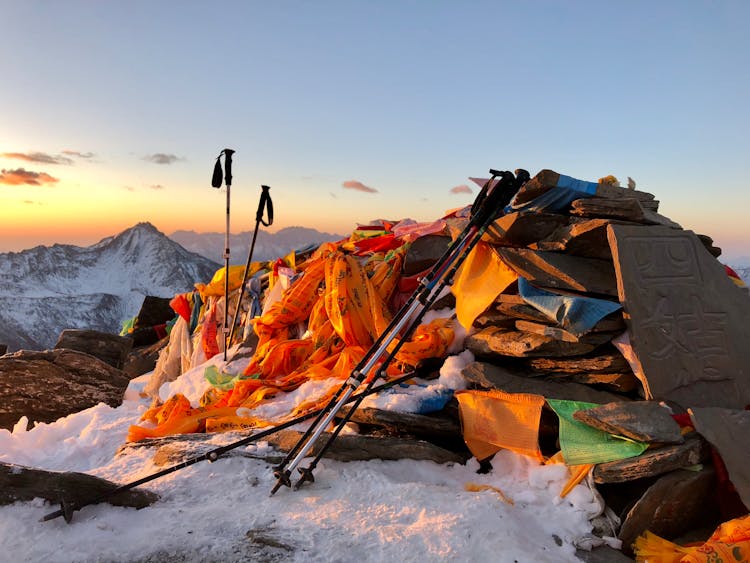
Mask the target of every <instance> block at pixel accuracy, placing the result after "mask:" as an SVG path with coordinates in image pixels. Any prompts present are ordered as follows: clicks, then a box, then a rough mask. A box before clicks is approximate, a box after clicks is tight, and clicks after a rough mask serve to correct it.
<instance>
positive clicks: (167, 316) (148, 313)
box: [133, 295, 177, 329]
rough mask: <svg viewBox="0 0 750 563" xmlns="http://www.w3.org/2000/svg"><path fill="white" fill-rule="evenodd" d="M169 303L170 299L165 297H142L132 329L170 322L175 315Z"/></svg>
mask: <svg viewBox="0 0 750 563" xmlns="http://www.w3.org/2000/svg"><path fill="white" fill-rule="evenodd" d="M170 301H171V299H169V298H166V297H154V296H153V295H147V296H146V297H144V298H143V304H142V305H141V309H140V311H138V316H137V317H136V319H135V323H134V324H133V328H134V329H139V328H149V327H153V326H157V325H163V324H164V323H166V322H167V321H171V320H172V319H173V318H174V317H175V315H176V314H177V313H175V312H174V310H173V309H172V307H170V306H169V302H170Z"/></svg>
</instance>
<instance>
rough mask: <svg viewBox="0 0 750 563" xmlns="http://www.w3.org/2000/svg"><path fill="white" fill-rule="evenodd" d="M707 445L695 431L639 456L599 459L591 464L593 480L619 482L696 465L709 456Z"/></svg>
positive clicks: (597, 481)
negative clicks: (603, 461)
mask: <svg viewBox="0 0 750 563" xmlns="http://www.w3.org/2000/svg"><path fill="white" fill-rule="evenodd" d="M709 455H710V448H709V447H708V444H707V443H706V441H705V440H703V439H702V438H700V437H699V436H697V435H692V436H689V437H686V438H685V442H684V443H683V444H677V445H673V446H664V447H661V448H654V449H648V450H646V451H645V452H643V453H642V454H641V455H639V456H638V457H631V458H628V459H621V460H618V461H610V462H608V463H600V464H599V465H597V466H596V467H594V481H595V482H596V483H622V482H624V481H633V480H635V479H643V478H645V477H655V476H657V475H661V474H663V473H669V472H670V471H674V470H675V469H682V468H684V467H690V466H691V465H697V464H699V463H701V462H702V461H704V460H706V459H708V456H709Z"/></svg>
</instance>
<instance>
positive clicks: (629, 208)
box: [570, 197, 682, 229]
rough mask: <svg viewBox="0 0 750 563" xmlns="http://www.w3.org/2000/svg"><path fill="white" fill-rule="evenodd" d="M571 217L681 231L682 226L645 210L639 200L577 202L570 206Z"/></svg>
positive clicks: (597, 199)
mask: <svg viewBox="0 0 750 563" xmlns="http://www.w3.org/2000/svg"><path fill="white" fill-rule="evenodd" d="M570 207H571V208H570V213H571V215H577V216H579V217H605V218H608V219H621V220H624V221H631V222H633V223H642V224H644V225H664V226H667V227H672V228H674V229H680V228H682V227H680V225H678V224H677V223H675V222H674V221H672V220H671V219H668V218H667V217H664V216H663V215H659V214H658V213H656V212H655V211H651V210H650V209H644V208H643V207H642V206H641V204H640V202H639V201H638V200H637V199H606V198H601V197H591V198H583V199H577V200H575V201H574V202H573V203H572V204H571V206H570Z"/></svg>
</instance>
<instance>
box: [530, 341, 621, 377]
mask: <svg viewBox="0 0 750 563" xmlns="http://www.w3.org/2000/svg"><path fill="white" fill-rule="evenodd" d="M606 348H607V350H606V351H603V352H598V353H597V355H596V356H586V357H578V358H530V359H529V360H528V362H527V365H528V366H529V368H531V369H532V370H533V371H536V372H540V373H554V374H574V373H580V372H587V373H602V374H607V373H623V372H625V371H628V370H629V369H630V366H629V364H628V362H627V360H626V359H625V358H624V357H623V356H622V354H620V353H619V352H618V351H617V350H612V349H611V347H609V346H608V347H606ZM603 349H604V347H603Z"/></svg>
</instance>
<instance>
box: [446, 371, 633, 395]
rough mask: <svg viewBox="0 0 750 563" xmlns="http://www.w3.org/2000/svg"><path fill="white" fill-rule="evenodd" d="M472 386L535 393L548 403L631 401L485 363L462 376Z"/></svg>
mask: <svg viewBox="0 0 750 563" xmlns="http://www.w3.org/2000/svg"><path fill="white" fill-rule="evenodd" d="M461 373H462V374H463V376H464V377H465V378H466V379H467V380H469V382H471V383H473V384H474V385H477V386H479V387H482V388H484V389H500V390H501V391H506V392H507V393H534V394H536V395H541V396H543V397H545V398H548V399H563V400H566V401H586V402H589V403H597V404H600V405H601V404H605V403H609V402H613V401H627V400H628V399H626V398H625V397H622V396H620V395H615V394H614V393H609V392H607V391H599V390H598V389H594V388H592V387H589V386H587V385H581V384H580V383H572V382H558V381H545V380H543V379H539V378H531V377H523V376H519V375H515V374H514V373H512V372H511V371H510V370H508V369H506V368H503V367H501V366H496V365H492V364H488V363H484V362H474V363H471V364H469V365H468V366H466V367H465V368H464V369H463V371H462V372H461Z"/></svg>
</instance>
